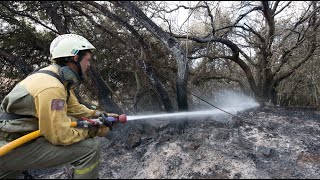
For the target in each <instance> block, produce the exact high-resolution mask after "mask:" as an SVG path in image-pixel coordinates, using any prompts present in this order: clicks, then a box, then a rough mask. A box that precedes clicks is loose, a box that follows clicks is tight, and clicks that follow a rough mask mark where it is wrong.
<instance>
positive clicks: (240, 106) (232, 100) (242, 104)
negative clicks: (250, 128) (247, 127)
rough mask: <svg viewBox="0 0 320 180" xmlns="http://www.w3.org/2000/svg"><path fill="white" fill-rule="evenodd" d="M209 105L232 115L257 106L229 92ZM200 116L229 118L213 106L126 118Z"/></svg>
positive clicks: (246, 98) (249, 100) (217, 96)
mask: <svg viewBox="0 0 320 180" xmlns="http://www.w3.org/2000/svg"><path fill="white" fill-rule="evenodd" d="M209 102H210V101H209ZM204 103H205V102H204ZM210 103H212V104H213V105H214V106H217V107H218V108H220V109H222V110H224V111H226V112H229V113H232V114H236V113H237V112H239V111H244V110H247V109H251V108H255V107H258V106H259V103H257V102H256V101H255V100H254V99H253V98H251V97H249V96H246V95H244V94H241V93H236V92H234V91H230V90H226V91H219V92H217V93H216V94H215V100H214V101H211V102H210ZM200 116H203V117H210V116H211V117H213V118H214V119H216V120H221V119H225V116H229V114H227V113H225V112H223V111H221V110H219V109H217V108H215V107H213V106H210V105H208V106H206V107H205V108H203V107H202V108H201V110H197V111H188V112H178V113H160V114H159V113H158V114H148V115H138V116H128V117H127V118H128V121H132V120H139V119H164V118H168V119H170V120H174V119H181V118H188V119H189V118H197V117H200Z"/></svg>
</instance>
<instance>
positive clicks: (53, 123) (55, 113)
mask: <svg viewBox="0 0 320 180" xmlns="http://www.w3.org/2000/svg"><path fill="white" fill-rule="evenodd" d="M35 106H36V107H35V108H36V111H37V116H38V119H39V129H40V134H41V135H43V136H44V137H45V138H46V139H47V140H48V141H49V142H51V143H52V144H55V145H69V144H73V143H76V142H79V141H81V140H83V139H85V138H86V137H87V136H88V130H87V129H80V128H73V127H70V123H71V118H70V117H68V116H67V104H66V91H65V90H64V89H62V88H48V89H45V90H43V91H42V92H40V93H39V94H38V95H36V96H35Z"/></svg>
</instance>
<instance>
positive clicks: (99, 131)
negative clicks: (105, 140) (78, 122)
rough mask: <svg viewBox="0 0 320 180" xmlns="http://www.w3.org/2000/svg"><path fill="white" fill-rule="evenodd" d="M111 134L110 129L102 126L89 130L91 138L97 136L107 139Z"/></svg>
mask: <svg viewBox="0 0 320 180" xmlns="http://www.w3.org/2000/svg"><path fill="white" fill-rule="evenodd" d="M109 132H110V128H109V127H107V126H105V125H102V126H100V127H98V128H97V127H91V128H90V129H89V132H88V134H89V136H90V137H95V136H99V137H105V136H106V135H107V134H108V133H109Z"/></svg>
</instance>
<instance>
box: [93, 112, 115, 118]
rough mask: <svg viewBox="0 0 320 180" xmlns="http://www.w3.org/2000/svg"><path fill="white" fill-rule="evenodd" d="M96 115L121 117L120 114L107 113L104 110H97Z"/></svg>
mask: <svg viewBox="0 0 320 180" xmlns="http://www.w3.org/2000/svg"><path fill="white" fill-rule="evenodd" d="M96 116H97V117H103V116H104V117H119V114H115V113H107V112H104V111H97V112H96Z"/></svg>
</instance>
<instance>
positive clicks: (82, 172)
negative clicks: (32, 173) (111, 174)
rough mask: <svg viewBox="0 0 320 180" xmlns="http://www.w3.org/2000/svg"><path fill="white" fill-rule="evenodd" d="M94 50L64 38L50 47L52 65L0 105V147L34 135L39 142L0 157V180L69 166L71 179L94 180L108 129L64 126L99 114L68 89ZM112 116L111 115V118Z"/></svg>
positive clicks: (84, 69) (84, 42)
mask: <svg viewBox="0 0 320 180" xmlns="http://www.w3.org/2000/svg"><path fill="white" fill-rule="evenodd" d="M94 49H95V47H94V46H93V45H92V44H91V43H90V42H89V41H88V40H87V39H85V38H84V37H82V36H79V35H76V34H64V35H60V36H58V37H56V38H55V39H54V40H53V41H52V43H51V45H50V53H51V61H52V64H51V65H49V66H47V67H45V68H42V69H40V70H39V71H37V72H35V73H33V74H31V75H29V76H28V77H26V78H25V79H24V80H22V81H21V82H19V83H18V84H17V85H16V86H15V87H14V88H13V89H12V91H11V92H10V93H9V94H8V95H7V96H6V97H5V98H4V100H3V101H2V103H1V112H0V113H1V114H0V147H1V146H3V145H5V144H6V143H8V142H11V141H13V140H15V139H17V138H19V137H21V136H23V135H25V134H28V133H30V132H32V131H35V130H38V129H39V130H40V133H41V137H39V138H36V139H35V140H33V141H30V142H28V143H26V144H24V145H22V146H20V147H18V148H16V149H14V150H13V151H11V152H9V153H7V154H5V155H3V156H1V157H0V178H2V179H3V178H16V176H17V175H18V173H20V172H22V171H24V170H28V169H39V168H50V167H54V166H58V165H63V164H71V165H72V166H74V170H73V178H74V179H82V178H88V179H97V178H98V167H99V158H100V147H99V143H98V141H96V140H95V139H94V138H93V137H95V136H100V137H104V136H106V134H107V133H108V132H109V131H110V127H108V126H105V125H102V126H100V127H96V128H94V127H92V128H90V129H84V128H73V127H70V123H71V121H77V120H78V119H80V118H82V117H86V118H93V117H99V116H101V115H103V113H105V112H103V111H97V110H92V109H89V108H87V107H86V106H84V105H82V104H79V102H78V100H77V98H76V97H75V94H74V91H73V89H74V88H75V87H77V86H79V85H80V84H81V82H82V76H83V74H85V73H86V72H87V70H88V69H89V67H90V60H91V57H92V50H94ZM115 116H117V114H115Z"/></svg>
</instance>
